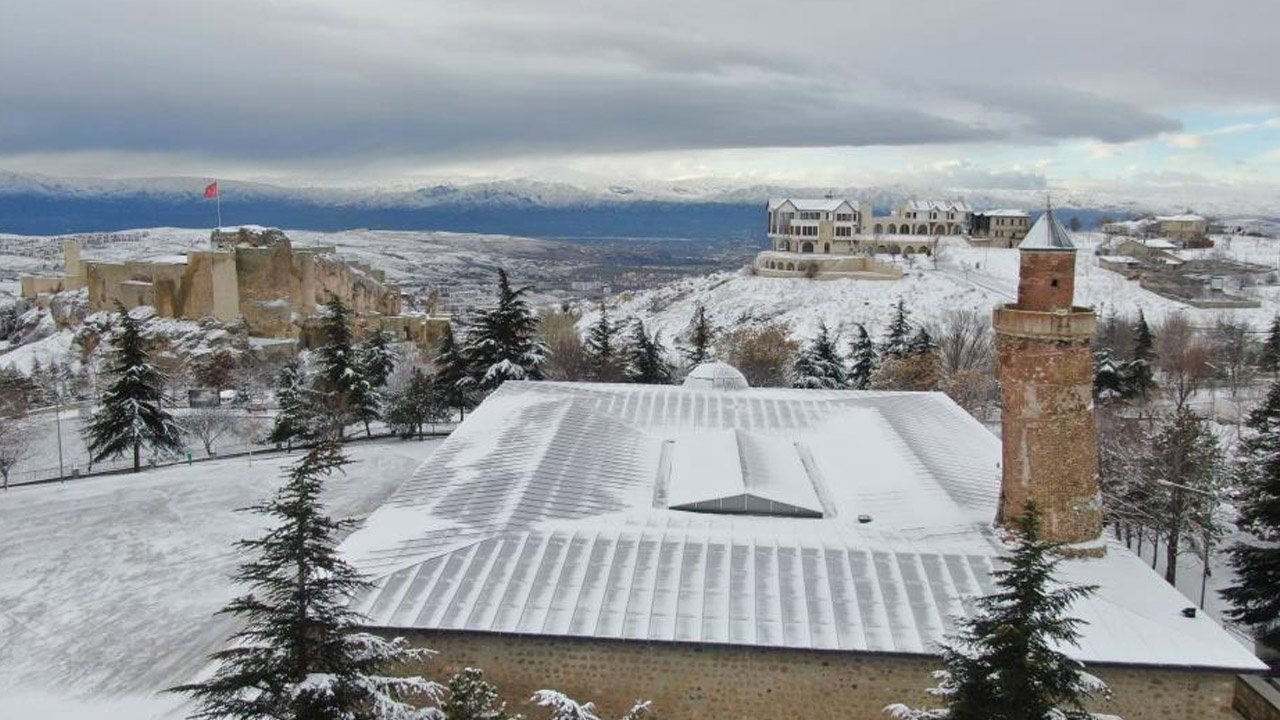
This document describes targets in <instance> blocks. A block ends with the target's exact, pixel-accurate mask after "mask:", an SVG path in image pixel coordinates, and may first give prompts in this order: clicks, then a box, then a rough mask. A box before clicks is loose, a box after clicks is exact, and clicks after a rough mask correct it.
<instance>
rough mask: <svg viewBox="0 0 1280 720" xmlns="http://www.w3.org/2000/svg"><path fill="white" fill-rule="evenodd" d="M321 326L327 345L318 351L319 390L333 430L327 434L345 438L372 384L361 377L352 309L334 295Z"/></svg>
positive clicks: (316, 384)
mask: <svg viewBox="0 0 1280 720" xmlns="http://www.w3.org/2000/svg"><path fill="white" fill-rule="evenodd" d="M324 308H325V314H324V320H323V322H322V323H321V330H322V332H323V333H324V338H325V343H324V345H321V346H320V349H319V350H317V351H316V355H317V358H318V364H319V372H318V374H317V375H316V378H315V389H316V390H317V391H319V393H320V396H321V397H322V398H323V400H324V405H325V408H326V410H328V417H329V418H330V422H329V427H328V428H325V429H324V430H323V432H325V433H333V434H334V435H336V436H337V437H339V438H341V437H342V435H343V432H344V430H345V429H346V426H347V424H348V423H350V422H352V421H353V420H356V419H357V418H358V415H357V410H358V409H359V407H360V405H362V404H365V399H366V395H365V394H366V393H367V392H368V381H367V380H365V378H364V377H362V376H361V372H360V364H359V358H358V357H357V354H356V349H355V346H354V344H353V343H352V337H351V310H350V308H348V307H347V306H346V305H345V304H343V302H342V299H341V298H339V297H338V296H336V295H334V296H332V297H330V298H329V300H328V301H327V302H325V304H324Z"/></svg>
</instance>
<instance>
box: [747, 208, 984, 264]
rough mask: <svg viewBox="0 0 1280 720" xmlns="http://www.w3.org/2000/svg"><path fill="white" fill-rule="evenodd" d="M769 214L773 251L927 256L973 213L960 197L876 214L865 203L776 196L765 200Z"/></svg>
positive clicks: (964, 227)
mask: <svg viewBox="0 0 1280 720" xmlns="http://www.w3.org/2000/svg"><path fill="white" fill-rule="evenodd" d="M768 215H769V241H770V246H771V248H770V249H772V250H773V251H775V252H789V253H799V254H804V255H808V254H828V255H829V254H845V255H847V254H854V253H867V252H890V253H893V252H895V251H896V252H899V253H902V254H915V253H921V254H930V253H931V252H932V251H931V248H932V245H931V242H932V241H936V239H937V238H939V237H942V236H944V235H966V234H968V232H969V222H970V218H971V215H972V211H971V210H970V208H969V205H968V204H967V203H965V202H964V201H963V200H909V201H907V202H905V203H903V204H902V205H900V206H898V207H897V208H895V209H894V210H893V211H892V212H891V213H889V214H888V215H885V216H877V215H876V214H875V210H874V208H873V207H872V206H871V203H869V202H860V203H857V204H855V203H854V202H853V201H851V200H846V199H841V198H818V199H813V198H775V199H773V200H770V201H769V207H768ZM879 248H884V249H883V250H879ZM925 248H929V250H928V251H925V250H924V249H925Z"/></svg>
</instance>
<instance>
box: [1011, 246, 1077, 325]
mask: <svg viewBox="0 0 1280 720" xmlns="http://www.w3.org/2000/svg"><path fill="white" fill-rule="evenodd" d="M1021 255H1022V258H1021V263H1022V265H1021V267H1020V268H1019V270H1018V309H1019V310H1066V309H1070V307H1071V303H1072V298H1073V297H1074V295H1075V286H1076V254H1075V252H1074V251H1063V250H1025V251H1023V252H1022V253H1021Z"/></svg>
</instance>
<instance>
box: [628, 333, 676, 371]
mask: <svg viewBox="0 0 1280 720" xmlns="http://www.w3.org/2000/svg"><path fill="white" fill-rule="evenodd" d="M666 355H667V349H666V348H665V347H663V346H662V336H661V333H654V334H653V335H650V334H649V333H648V332H646V331H645V329H644V323H642V322H640V321H639V320H636V321H635V325H634V326H633V327H632V329H631V344H630V346H629V347H628V348H627V364H626V377H627V380H628V381H630V382H633V383H644V384H646V385H670V384H671V380H672V377H673V376H674V375H675V372H674V370H673V369H672V367H671V363H669V362H667V358H666Z"/></svg>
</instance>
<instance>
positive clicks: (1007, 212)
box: [974, 209, 1031, 217]
mask: <svg viewBox="0 0 1280 720" xmlns="http://www.w3.org/2000/svg"><path fill="white" fill-rule="evenodd" d="M974 214H975V215H985V216H987V217H1031V215H1030V214H1029V213H1028V212H1027V211H1026V210H1011V209H1004V210H982V211H979V212H977V213H974Z"/></svg>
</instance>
